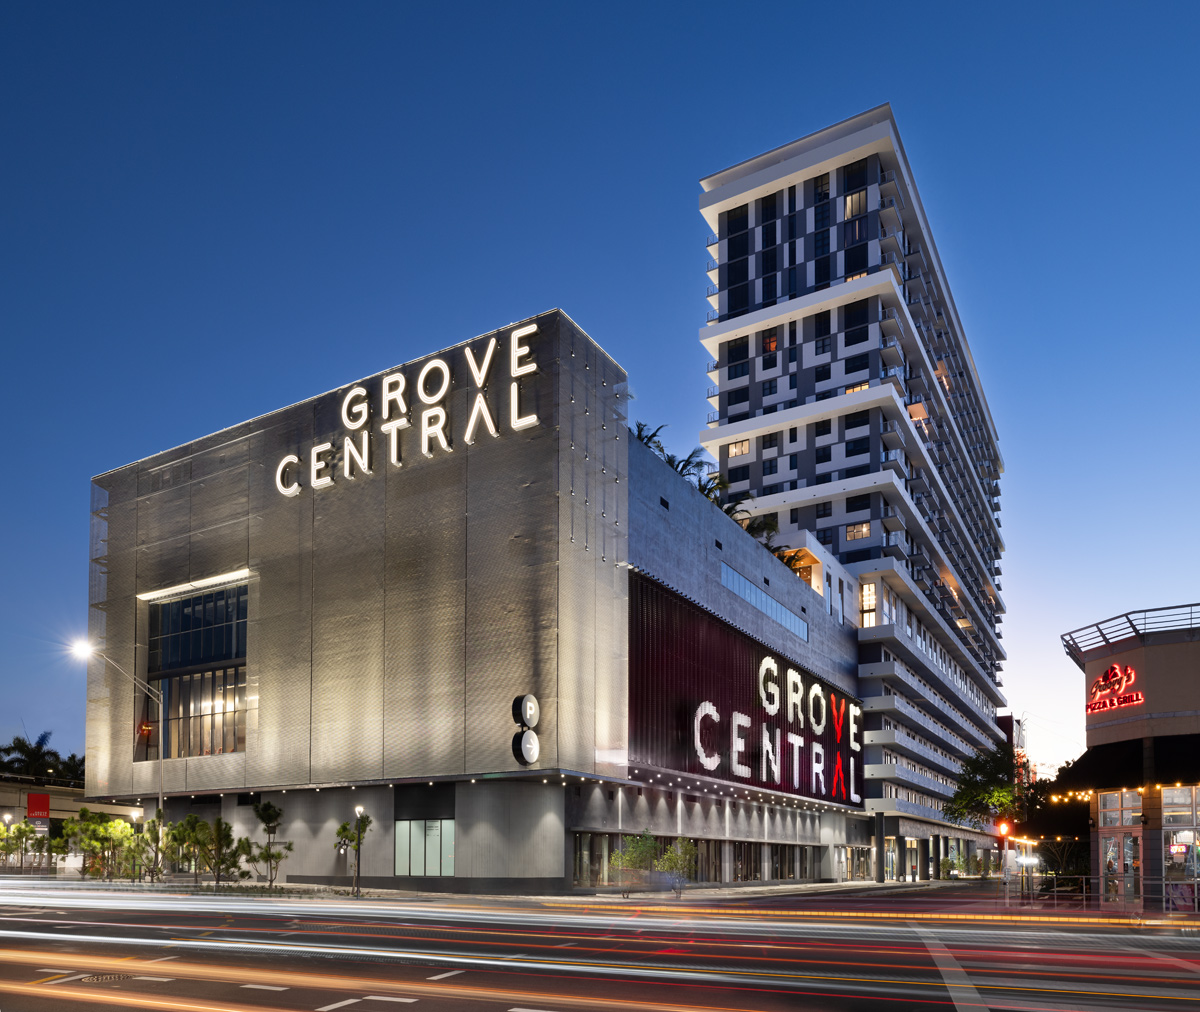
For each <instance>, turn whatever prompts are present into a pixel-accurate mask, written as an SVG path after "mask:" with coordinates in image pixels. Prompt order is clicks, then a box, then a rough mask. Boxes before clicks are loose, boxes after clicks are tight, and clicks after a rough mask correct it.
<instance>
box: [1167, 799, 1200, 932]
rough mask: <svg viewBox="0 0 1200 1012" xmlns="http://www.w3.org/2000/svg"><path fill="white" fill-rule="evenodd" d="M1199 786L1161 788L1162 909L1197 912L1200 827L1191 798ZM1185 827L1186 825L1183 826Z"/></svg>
mask: <svg viewBox="0 0 1200 1012" xmlns="http://www.w3.org/2000/svg"><path fill="white" fill-rule="evenodd" d="M1198 791H1200V788H1194V787H1164V788H1163V790H1162V804H1163V908H1164V909H1165V910H1175V911H1191V912H1200V828H1197V821H1198V820H1197V818H1196V802H1197V800H1200V799H1197V798H1195V797H1194V794H1196V793H1197V792H1198ZM1184 827H1186V828H1184Z"/></svg>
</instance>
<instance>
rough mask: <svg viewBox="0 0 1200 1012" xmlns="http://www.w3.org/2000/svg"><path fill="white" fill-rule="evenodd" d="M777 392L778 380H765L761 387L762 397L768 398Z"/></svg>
mask: <svg viewBox="0 0 1200 1012" xmlns="http://www.w3.org/2000/svg"><path fill="white" fill-rule="evenodd" d="M778 392H779V380H767V381H766V382H765V383H763V385H762V395H763V396H764V397H770V396H771V395H772V394H775V393H778Z"/></svg>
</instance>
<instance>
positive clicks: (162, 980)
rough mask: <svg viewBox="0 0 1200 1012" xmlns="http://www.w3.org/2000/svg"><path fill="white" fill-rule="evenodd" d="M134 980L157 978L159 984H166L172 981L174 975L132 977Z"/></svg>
mask: <svg viewBox="0 0 1200 1012" xmlns="http://www.w3.org/2000/svg"><path fill="white" fill-rule="evenodd" d="M133 979H134V980H157V981H158V982H159V983H160V984H167V983H170V982H171V981H173V980H174V979H175V978H174V977H134V978H133Z"/></svg>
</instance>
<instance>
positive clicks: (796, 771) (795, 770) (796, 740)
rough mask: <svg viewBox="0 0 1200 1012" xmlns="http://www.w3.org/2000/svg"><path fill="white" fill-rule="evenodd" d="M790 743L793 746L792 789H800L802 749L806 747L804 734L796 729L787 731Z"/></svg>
mask: <svg viewBox="0 0 1200 1012" xmlns="http://www.w3.org/2000/svg"><path fill="white" fill-rule="evenodd" d="M787 740H788V744H789V745H791V746H792V789H793V790H797V791H798V790H800V750H801V749H802V748H804V736H803V735H800V734H796V733H795V732H794V731H789V732H788V733H787Z"/></svg>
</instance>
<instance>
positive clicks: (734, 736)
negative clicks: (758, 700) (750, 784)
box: [729, 710, 750, 777]
mask: <svg viewBox="0 0 1200 1012" xmlns="http://www.w3.org/2000/svg"><path fill="white" fill-rule="evenodd" d="M749 726H750V718H749V717H747V716H746V715H745V714H744V713H738V712H737V710H734V711H733V721H732V723H731V724H730V726H729V731H730V735H729V739H730V740H729V765H730V766H732V767H733V772H734V775H735V776H739V777H748V776H750V767H749V766H747V765H746V764H745V763H743V762H738V756H740V755H741V754H742V753H743V752H745V751H746V739H745V738H743V737H742V736H741V733H740V731H739V729H740V728H748V727H749Z"/></svg>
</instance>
